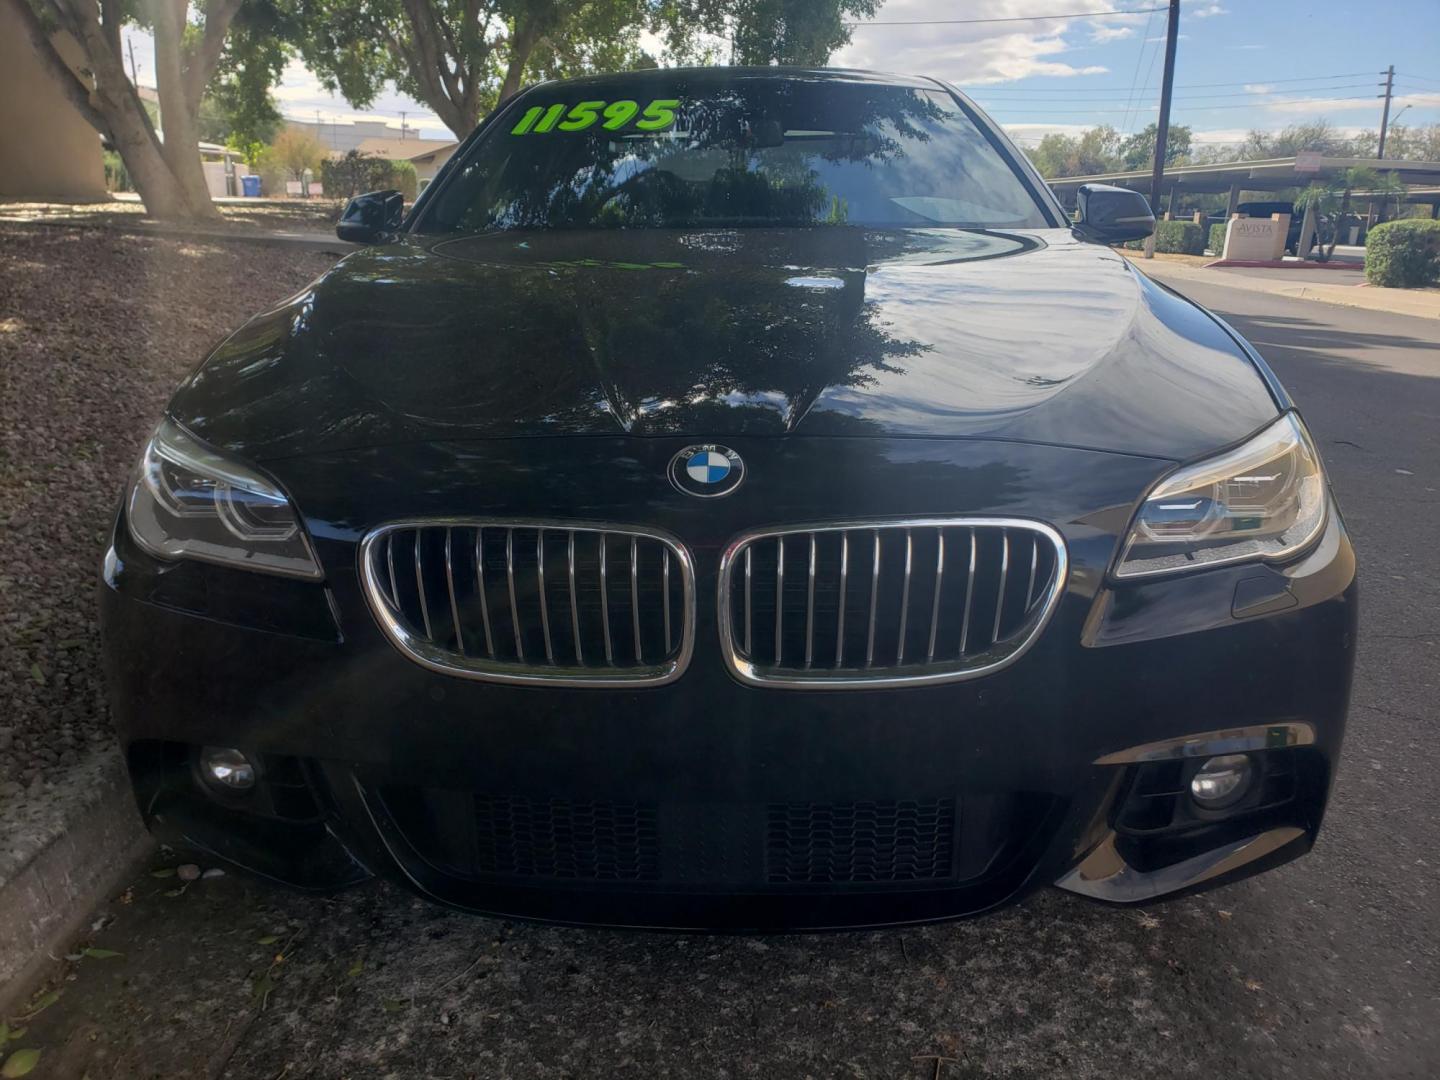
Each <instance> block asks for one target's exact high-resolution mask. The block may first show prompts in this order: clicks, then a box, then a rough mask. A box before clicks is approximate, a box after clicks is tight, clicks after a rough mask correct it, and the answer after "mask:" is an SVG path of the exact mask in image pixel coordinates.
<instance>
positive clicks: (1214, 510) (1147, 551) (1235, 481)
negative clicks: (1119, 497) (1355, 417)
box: [1115, 413, 1325, 578]
mask: <svg viewBox="0 0 1440 1080" xmlns="http://www.w3.org/2000/svg"><path fill="white" fill-rule="evenodd" d="M1324 525H1325V473H1324V471H1323V470H1322V469H1321V467H1320V457H1319V455H1318V454H1316V453H1315V447H1314V445H1313V444H1312V443H1311V441H1310V435H1309V433H1308V432H1306V430H1305V427H1304V425H1303V424H1301V423H1300V420H1299V418H1298V417H1297V416H1295V414H1294V413H1286V414H1285V415H1284V416H1282V417H1281V418H1280V419H1279V420H1277V421H1276V422H1275V423H1273V424H1271V425H1270V426H1269V427H1268V428H1266V429H1265V430H1264V431H1262V432H1261V433H1260V434H1259V435H1256V436H1255V437H1254V438H1253V439H1251V440H1250V441H1249V442H1247V443H1245V445H1243V446H1240V447H1237V448H1236V449H1234V450H1229V451H1227V452H1225V453H1223V454H1220V455H1219V456H1218V457H1213V458H1210V459H1209V460H1208V461H1201V462H1198V463H1197V464H1194V465H1187V466H1185V467H1184V468H1183V469H1180V470H1178V471H1177V472H1174V473H1171V474H1170V475H1169V476H1167V477H1166V478H1165V479H1164V480H1162V481H1160V483H1158V484H1157V485H1155V488H1154V490H1153V491H1151V492H1150V494H1149V495H1147V496H1146V497H1145V501H1144V502H1143V503H1141V505H1140V510H1139V512H1138V513H1137V514H1136V515H1135V522H1134V524H1132V525H1131V526H1130V535H1129V536H1127V537H1126V538H1125V546H1124V549H1123V551H1122V552H1121V555H1120V561H1119V563H1118V564H1117V565H1116V568H1115V574H1116V576H1117V577H1122V578H1137V577H1150V576H1153V575H1155V574H1173V573H1177V572H1179V571H1182V570H1194V569H1198V568H1200V567H1204V566H1215V565H1218V564H1220V563H1231V562H1239V561H1241V560H1245V559H1284V558H1289V557H1291V556H1293V555H1295V554H1297V553H1299V552H1300V551H1301V550H1303V549H1304V548H1305V546H1306V545H1307V544H1309V543H1310V542H1311V541H1312V540H1314V539H1315V537H1316V536H1317V535H1318V534H1319V532H1320V530H1321V529H1322V528H1323V527H1324Z"/></svg>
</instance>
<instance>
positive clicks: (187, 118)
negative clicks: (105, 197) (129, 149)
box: [153, 0, 220, 221]
mask: <svg viewBox="0 0 1440 1080" xmlns="http://www.w3.org/2000/svg"><path fill="white" fill-rule="evenodd" d="M153 10H154V16H155V89H156V93H157V95H158V97H159V98H160V126H161V129H162V130H163V131H164V132H165V141H164V145H163V150H162V152H163V155H164V158H165V164H166V165H168V166H169V169H170V174H171V176H173V177H174V180H175V187H176V188H178V189H179V190H178V194H179V197H180V200H181V202H182V204H183V206H184V208H185V209H184V212H183V213H182V215H181V216H183V217H187V218H194V219H199V220H206V219H208V220H212V221H218V220H219V219H220V211H218V210H216V209H215V204H214V203H213V202H211V201H210V189H209V187H207V186H206V183H205V168H204V166H203V165H202V164H201V160H200V148H199V142H200V140H199V137H198V127H197V125H196V123H195V111H196V109H197V108H198V107H199V98H198V96H197V97H196V99H195V101H193V102H192V101H190V100H189V98H190V95H189V94H188V93H187V92H186V90H187V85H188V80H187V79H186V72H185V67H184V65H183V63H182V57H183V56H184V55H185V42H184V32H185V10H186V0H156V3H154V5H153Z"/></svg>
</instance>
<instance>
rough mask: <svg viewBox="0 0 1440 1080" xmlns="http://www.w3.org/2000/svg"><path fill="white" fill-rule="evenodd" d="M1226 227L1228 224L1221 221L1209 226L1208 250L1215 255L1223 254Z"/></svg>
mask: <svg viewBox="0 0 1440 1080" xmlns="http://www.w3.org/2000/svg"><path fill="white" fill-rule="evenodd" d="M1228 225H1229V223H1228V222H1225V221H1222V222H1220V224H1218V225H1211V226H1210V250H1211V251H1213V252H1214V253H1215V254H1216V255H1224V254H1225V229H1226V228H1227V227H1228Z"/></svg>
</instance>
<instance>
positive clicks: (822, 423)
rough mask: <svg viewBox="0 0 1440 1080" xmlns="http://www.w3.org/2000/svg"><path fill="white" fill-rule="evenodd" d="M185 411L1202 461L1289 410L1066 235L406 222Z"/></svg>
mask: <svg viewBox="0 0 1440 1080" xmlns="http://www.w3.org/2000/svg"><path fill="white" fill-rule="evenodd" d="M170 408H171V413H172V415H174V417H175V418H176V419H177V420H179V421H180V422H181V423H182V424H185V425H186V426H188V427H190V428H191V429H192V430H193V431H194V432H195V433H196V434H198V435H199V436H201V437H202V438H204V439H205V440H207V441H208V442H210V443H212V444H214V445H217V446H220V447H223V448H226V449H230V450H233V451H235V452H237V453H241V454H243V455H245V456H247V457H250V458H251V459H254V460H266V459H274V458H279V457H289V456H296V455H301V454H307V453H318V452H330V451H336V450H344V449H358V448H362V447H374V446H382V445H389V444H402V443H411V442H420V441H452V440H468V439H483V438H495V437H510V436H526V435H556V434H565V435H597V434H605V435H615V434H622V433H623V434H630V435H635V436H647V435H668V436H673V435H682V436H693V437H695V438H696V439H697V440H698V439H717V440H723V439H725V438H726V437H732V436H740V435H746V436H767V435H775V436H782V435H799V436H825V435H846V436H861V437H863V436H867V435H868V436H876V437H895V436H902V437H904V436H914V437H938V438H993V439H1009V440H1021V441H1028V442H1041V443H1052V444H1061V445H1070V446H1077V447H1084V448H1088V449H1102V450H1112V451H1117V452H1124V453H1133V454H1142V455H1147V456H1156V457H1166V458H1176V459H1179V458H1186V457H1192V456H1195V455H1196V454H1199V453H1203V452H1205V451H1207V450H1210V449H1213V448H1215V447H1219V446H1223V445H1225V444H1227V443H1230V442H1233V441H1235V440H1236V439H1238V438H1240V437H1242V436H1244V435H1246V434H1248V433H1249V432H1251V431H1253V430H1255V429H1256V428H1257V427H1259V426H1261V425H1262V424H1263V423H1264V422H1265V421H1266V420H1268V419H1269V418H1271V417H1273V416H1274V415H1275V413H1276V411H1277V408H1276V404H1275V401H1274V400H1273V398H1272V397H1271V395H1270V393H1269V391H1268V389H1267V385H1266V383H1265V381H1264V379H1263V378H1262V376H1261V374H1260V373H1259V372H1258V371H1257V369H1256V367H1255V365H1254V364H1253V363H1252V362H1251V361H1250V360H1249V359H1248V358H1247V356H1246V354H1245V353H1244V352H1243V351H1242V350H1241V348H1240V347H1239V346H1238V345H1237V343H1236V342H1235V341H1234V339H1232V338H1231V337H1230V336H1229V335H1228V334H1227V333H1226V332H1225V331H1224V329H1223V328H1222V327H1220V326H1219V325H1218V324H1217V323H1216V322H1215V321H1214V320H1213V319H1211V318H1209V317H1208V316H1207V315H1206V314H1205V313H1204V312H1203V311H1201V310H1200V309H1198V308H1196V307H1195V306H1193V305H1191V304H1189V303H1188V302H1186V301H1184V300H1182V299H1180V298H1178V297H1176V296H1174V295H1172V294H1170V293H1168V292H1166V291H1165V290H1163V289H1161V288H1159V287H1158V286H1156V285H1154V284H1153V283H1151V282H1150V281H1148V280H1147V279H1146V278H1144V277H1143V276H1142V275H1140V274H1139V273H1137V272H1136V271H1135V270H1134V269H1133V268H1131V267H1130V265H1129V264H1128V263H1127V262H1126V261H1125V260H1124V259H1123V258H1121V257H1120V256H1119V255H1117V254H1115V253H1114V252H1111V251H1109V250H1108V249H1105V248H1103V247H1097V246H1095V245H1090V244H1082V243H1079V242H1077V241H1076V240H1074V239H1073V237H1072V236H1071V235H1070V234H1069V233H1068V232H1066V231H1064V230H1046V231H1030V232H994V231H972V230H957V229H932V230H903V231H883V232H876V231H866V230H861V229H853V228H848V227H836V228H811V229H786V230H751V229H745V230H728V231H727V230H704V231H684V230H640V231H607V232H548V233H540V232H537V233H516V232H507V233H492V234H488V235H482V236H475V237H464V238H450V239H444V240H440V241H436V240H435V239H434V238H426V237H418V236H412V237H407V238H405V239H403V240H401V241H399V242H396V243H393V244H389V245H385V246H383V247H376V248H371V249H366V250H364V251H361V252H358V253H356V254H354V255H351V256H350V257H348V258H346V259H344V260H342V261H341V262H340V263H339V264H337V266H336V267H335V268H334V269H333V270H332V271H330V272H329V273H327V274H326V275H324V276H323V277H321V278H320V279H319V280H318V281H316V282H315V283H313V284H312V285H311V286H310V287H308V288H307V289H305V290H304V291H302V292H301V293H299V294H297V295H296V296H294V297H292V298H290V299H289V300H288V301H286V302H284V303H282V304H281V305H279V306H277V307H276V308H274V309H272V310H270V311H268V312H266V313H264V314H262V315H260V316H257V317H256V318H255V319H253V320H251V321H250V322H249V323H248V324H246V326H245V327H243V328H242V329H241V330H240V331H238V332H237V333H235V334H234V335H232V336H231V337H230V338H229V339H228V340H227V341H226V342H225V343H224V344H223V345H222V346H220V348H218V349H217V350H216V351H215V353H214V354H213V355H212V356H211V357H210V358H209V360H208V361H207V362H206V363H205V364H203V365H202V366H201V368H200V369H199V370H197V371H196V372H195V373H194V374H193V375H192V376H191V377H190V378H189V379H188V380H187V381H186V383H185V384H184V385H183V386H182V387H181V389H180V390H179V392H178V393H177V394H176V396H175V398H174V399H173V401H172V402H171V407H170Z"/></svg>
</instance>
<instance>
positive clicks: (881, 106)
mask: <svg viewBox="0 0 1440 1080" xmlns="http://www.w3.org/2000/svg"><path fill="white" fill-rule="evenodd" d="M601 97H604V98H606V99H608V100H604V101H600V100H598V99H599V98H601ZM1048 224H1049V222H1048V221H1047V220H1046V218H1045V216H1044V215H1043V213H1042V211H1041V209H1040V207H1039V206H1038V205H1037V204H1036V202H1035V200H1034V198H1033V197H1032V196H1031V195H1030V193H1029V191H1028V190H1027V189H1026V188H1025V186H1024V185H1023V184H1022V183H1021V181H1020V179H1019V177H1018V176H1017V175H1016V174H1015V171H1014V170H1013V169H1012V168H1011V167H1010V166H1009V165H1008V164H1006V162H1005V160H1004V158H1002V157H1001V155H1000V153H999V152H998V151H997V150H996V149H995V148H994V147H993V146H992V145H991V144H990V142H989V141H988V140H987V139H986V137H985V136H984V134H982V133H981V131H980V130H979V129H978V128H977V127H976V126H975V124H974V123H973V122H972V121H971V120H970V118H969V117H968V116H967V115H966V114H965V112H964V111H963V110H962V109H961V108H960V107H959V106H958V105H957V104H956V103H955V101H954V99H953V98H951V97H950V95H949V94H947V93H944V92H942V91H938V90H936V91H930V90H917V89H911V88H907V87H896V86H874V85H867V84H848V83H836V82H829V81H804V80H781V79H773V78H765V79H757V78H749V79H736V80H734V81H732V82H730V83H727V84H724V85H722V86H719V87H717V86H716V85H715V84H714V83H711V82H707V84H706V85H705V86H704V88H703V90H699V91H698V92H692V88H691V87H689V86H687V84H686V83H685V82H683V81H680V80H676V81H673V82H666V81H664V80H660V79H643V80H636V81H635V83H634V84H632V85H627V84H625V83H622V82H618V81H616V82H605V83H603V84H598V85H597V84H589V85H586V84H579V85H557V86H553V87H542V88H539V89H537V90H536V91H534V92H532V93H530V94H527V95H526V96H525V98H524V99H523V100H522V101H520V102H519V103H518V107H517V108H516V109H514V110H511V111H510V112H508V113H507V114H506V116H505V117H504V118H503V122H501V123H500V124H498V125H497V126H496V127H494V128H493V129H492V130H491V131H490V133H489V134H488V135H487V136H486V137H485V138H484V139H482V140H481V141H480V142H479V143H478V144H477V145H476V146H475V147H474V149H473V150H472V152H471V153H470V154H469V156H468V158H467V160H465V161H464V162H463V163H462V164H461V165H460V167H459V168H458V169H457V171H456V173H455V176H454V177H453V178H452V180H451V181H450V183H449V184H448V185H447V186H446V188H445V189H444V190H443V191H441V192H439V198H438V199H437V200H436V201H435V202H434V203H432V204H431V205H430V207H429V208H428V210H427V213H426V215H425V216H424V218H423V219H422V220H421V222H420V225H419V228H420V229H421V230H422V231H425V232H483V231H487V230H493V229H597V228H601V229H603V228H666V227H706V226H717V227H720V226H723V227H737V226H747V225H757V226H772V227H773V226H790V225H795V226H810V225H862V226H879V227H903V226H934V225H957V226H969V227H986V226H1012V227H1044V226H1046V225H1048Z"/></svg>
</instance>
